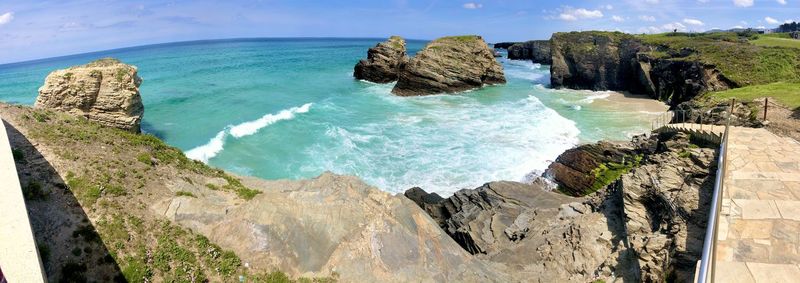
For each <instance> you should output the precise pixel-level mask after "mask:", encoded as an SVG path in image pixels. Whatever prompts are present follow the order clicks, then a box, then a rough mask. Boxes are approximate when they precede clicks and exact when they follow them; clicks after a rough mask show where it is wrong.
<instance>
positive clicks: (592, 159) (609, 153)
mask: <svg viewBox="0 0 800 283" xmlns="http://www.w3.org/2000/svg"><path fill="white" fill-rule="evenodd" d="M647 142H649V140H647V139H641V141H640V143H647ZM645 148H648V147H647V146H645V145H643V144H642V145H639V146H633V145H632V144H631V143H612V142H606V141H600V142H598V143H593V144H585V145H581V146H578V147H575V148H572V149H569V150H567V151H565V152H564V153H562V154H561V155H559V156H558V158H556V161H555V162H553V163H551V164H550V166H549V167H548V168H547V170H546V171H545V176H547V177H548V178H550V179H552V180H553V181H554V182H555V183H556V184H557V185H558V190H559V191H560V192H562V193H564V194H567V195H571V196H584V195H587V194H590V193H593V192H595V191H597V190H599V189H602V188H604V187H605V186H607V185H608V184H609V182H611V181H613V180H614V179H616V177H619V175H621V174H622V173H624V172H625V171H626V170H627V169H629V168H630V167H631V166H633V165H635V163H636V162H638V161H637V159H638V158H640V157H639V155H640V154H642V152H641V151H640V150H639V149H645Z"/></svg>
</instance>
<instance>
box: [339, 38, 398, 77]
mask: <svg viewBox="0 0 800 283" xmlns="http://www.w3.org/2000/svg"><path fill="white" fill-rule="evenodd" d="M407 59H408V58H407V57H406V41H405V40H404V39H403V38H402V37H399V36H396V35H395V36H392V37H389V39H388V40H386V41H384V42H381V43H378V45H375V47H372V48H370V49H369V51H367V59H361V61H358V64H356V66H355V68H354V70H353V76H354V77H355V78H356V79H359V80H367V81H371V82H375V83H390V82H393V81H396V80H397V73H398V71H399V68H400V66H401V65H402V64H403V63H404V62H405V61H406V60H407Z"/></svg>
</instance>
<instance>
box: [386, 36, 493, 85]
mask: <svg viewBox="0 0 800 283" xmlns="http://www.w3.org/2000/svg"><path fill="white" fill-rule="evenodd" d="M505 82H506V79H505V76H504V75H503V67H502V66H501V65H500V63H499V62H497V60H495V58H494V52H493V49H492V48H490V47H489V46H488V45H487V44H486V42H484V41H483V39H482V38H481V37H480V36H474V35H469V36H450V37H442V38H439V39H436V40H434V41H431V42H430V43H428V45H426V46H425V48H424V49H422V50H421V51H419V52H417V54H416V55H415V56H414V57H413V58H411V60H409V61H408V63H406V64H405V65H404V66H403V67H402V68H401V70H400V76H399V79H398V80H397V84H396V85H395V86H394V89H392V93H394V94H396V95H399V96H415V95H431V94H438V93H453V92H459V91H466V90H471V89H475V88H480V87H482V86H484V85H493V84H503V83H505Z"/></svg>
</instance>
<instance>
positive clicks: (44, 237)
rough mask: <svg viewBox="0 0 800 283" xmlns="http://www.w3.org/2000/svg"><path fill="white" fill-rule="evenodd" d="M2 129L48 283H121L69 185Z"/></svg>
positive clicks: (25, 143) (26, 145)
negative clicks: (7, 140) (13, 159)
mask: <svg viewBox="0 0 800 283" xmlns="http://www.w3.org/2000/svg"><path fill="white" fill-rule="evenodd" d="M5 125H6V129H7V131H8V137H9V139H10V141H11V146H12V148H13V149H14V151H15V155H16V158H15V161H16V166H17V173H18V174H19V179H20V183H21V185H22V190H23V194H24V195H25V202H26V204H27V208H28V216H29V218H30V221H31V228H33V233H34V236H35V238H36V243H37V247H38V249H39V254H40V255H41V258H42V263H43V264H44V268H45V273H46V274H47V279H48V281H49V282H92V281H96V282H112V281H117V282H124V281H125V280H124V278H123V276H122V272H121V270H120V267H119V265H118V264H117V262H116V260H115V259H114V257H113V256H111V254H110V253H109V251H108V248H107V247H106V245H105V244H104V243H103V241H102V240H101V239H100V236H99V235H98V234H97V232H96V229H95V227H94V225H92V223H91V222H90V221H89V218H88V217H87V215H86V214H85V213H84V211H83V208H82V207H81V206H80V204H79V203H78V200H77V197H76V195H74V194H73V192H72V191H71V190H70V189H69V186H68V185H67V182H65V181H64V180H63V179H62V178H61V176H59V174H58V173H57V172H56V170H55V169H54V168H53V166H52V165H51V164H50V162H49V161H48V160H47V159H45V158H44V156H42V154H41V153H40V152H39V150H37V149H36V147H34V146H33V145H32V144H31V142H30V141H29V140H28V139H27V138H26V137H25V136H24V135H23V134H22V133H20V132H19V131H18V130H17V129H16V128H14V127H13V126H12V125H10V124H8V123H5Z"/></svg>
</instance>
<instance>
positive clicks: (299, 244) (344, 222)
mask: <svg viewBox="0 0 800 283" xmlns="http://www.w3.org/2000/svg"><path fill="white" fill-rule="evenodd" d="M243 181H244V184H245V185H247V186H248V187H252V188H262V190H261V193H260V194H258V196H256V197H255V198H253V199H251V200H249V201H247V202H242V201H240V200H238V199H237V198H236V197H235V196H232V197H231V196H226V195H223V194H219V193H216V192H214V191H206V190H205V189H202V188H201V190H202V192H195V193H196V194H198V195H200V194H201V193H202V194H204V195H210V197H204V198H192V197H169V198H166V199H163V200H161V201H159V202H157V203H155V204H153V205H152V207H151V209H152V211H153V212H155V213H159V214H163V215H164V216H166V217H167V218H169V219H170V220H172V221H175V222H177V223H179V224H180V225H181V226H184V227H187V228H190V229H192V230H193V231H198V232H200V233H202V234H203V235H206V236H207V237H208V238H209V239H211V240H212V241H213V242H215V243H218V244H219V245H220V246H223V247H225V248H228V249H231V250H233V251H235V252H236V254H237V255H238V256H240V257H241V258H242V260H243V261H245V262H248V263H249V265H250V267H251V268H256V269H267V270H269V269H274V268H277V269H278V270H282V271H284V272H286V273H288V274H290V275H292V276H312V277H319V276H334V275H335V274H338V278H339V279H340V280H341V281H343V282H381V281H383V282H390V281H401V282H408V281H423V282H432V281H468V282H479V281H483V282H485V281H492V280H499V281H506V279H507V278H506V277H505V276H504V275H503V274H500V273H497V272H495V271H492V270H491V268H490V267H491V264H486V263H483V262H480V261H479V260H478V259H475V258H473V257H471V256H470V254H469V253H467V252H466V251H464V250H463V249H462V248H461V247H459V246H458V244H456V242H454V241H453V240H452V239H450V237H448V236H447V234H445V233H444V232H443V231H442V230H441V229H440V228H439V227H438V225H437V223H436V222H434V221H433V220H431V218H430V217H428V216H427V215H426V214H425V212H424V211H422V210H421V209H420V208H419V207H417V206H416V205H415V204H414V203H413V202H412V201H410V200H408V199H406V198H405V197H402V196H393V195H391V194H389V193H386V192H383V191H380V190H378V189H377V188H374V187H371V186H369V185H367V184H365V183H364V182H362V181H361V180H359V179H357V178H355V177H349V176H340V175H334V174H331V173H324V174H322V175H321V176H319V177H317V178H314V179H310V180H302V181H264V180H258V179H245V180H243ZM169 186H170V187H171V188H170V189H171V190H175V191H194V190H196V189H194V188H193V186H192V185H191V184H188V183H184V182H176V183H175V184H170V185H169Z"/></svg>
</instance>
